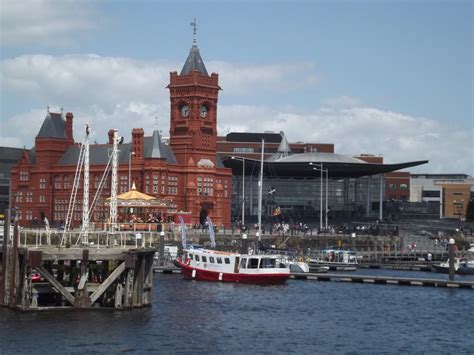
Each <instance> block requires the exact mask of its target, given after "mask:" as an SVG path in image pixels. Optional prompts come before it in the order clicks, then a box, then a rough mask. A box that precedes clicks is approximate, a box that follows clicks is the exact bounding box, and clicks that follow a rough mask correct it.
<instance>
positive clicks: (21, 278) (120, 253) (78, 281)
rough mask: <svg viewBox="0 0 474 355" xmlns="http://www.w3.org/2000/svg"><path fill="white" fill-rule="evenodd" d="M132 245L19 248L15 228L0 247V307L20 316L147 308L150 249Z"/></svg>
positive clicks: (16, 229)
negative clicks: (30, 312)
mask: <svg viewBox="0 0 474 355" xmlns="http://www.w3.org/2000/svg"><path fill="white" fill-rule="evenodd" d="M90 237H91V239H92V238H94V235H93V233H92V234H91V235H90ZM110 240H112V238H111V239H110ZM134 244H135V243H133V245H126V244H125V243H123V244H121V245H120V244H119V245H116V244H115V243H112V244H109V245H107V244H103V245H98V244H97V245H94V246H92V245H90V244H87V245H79V246H69V245H74V244H68V246H64V245H60V244H57V245H53V244H51V243H45V244H43V245H38V243H37V242H34V243H33V245H30V244H29V243H28V242H23V243H21V242H20V238H19V232H18V228H15V230H14V233H13V236H9V235H8V234H7V235H6V236H5V238H4V243H3V247H2V248H3V253H2V254H3V257H2V270H1V277H0V306H5V307H9V308H15V309H20V310H24V311H28V310H55V309H61V310H64V309H78V308H79V309H104V308H106V309H107V308H108V309H130V308H136V307H144V306H150V305H151V299H152V282H153V261H154V256H155V252H156V249H155V248H153V247H150V246H148V247H147V246H144V245H141V246H140V247H136V246H135V245H134Z"/></svg>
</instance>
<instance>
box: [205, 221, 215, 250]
mask: <svg viewBox="0 0 474 355" xmlns="http://www.w3.org/2000/svg"><path fill="white" fill-rule="evenodd" d="M206 221H207V227H208V228H209V238H210V239H211V248H215V247H216V235H215V234H214V224H212V221H211V218H210V217H209V216H207V218H206Z"/></svg>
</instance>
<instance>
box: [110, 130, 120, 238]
mask: <svg viewBox="0 0 474 355" xmlns="http://www.w3.org/2000/svg"><path fill="white" fill-rule="evenodd" d="M118 145H119V138H118V134H117V130H116V129H114V140H113V149H112V181H111V183H110V232H112V233H114V232H115V229H116V225H117V160H118V159H117V157H118Z"/></svg>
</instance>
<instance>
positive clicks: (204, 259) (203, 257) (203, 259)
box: [202, 255, 207, 263]
mask: <svg viewBox="0 0 474 355" xmlns="http://www.w3.org/2000/svg"><path fill="white" fill-rule="evenodd" d="M202 262H203V263H207V257H205V256H204V255H203V256H202Z"/></svg>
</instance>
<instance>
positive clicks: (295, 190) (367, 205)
mask: <svg viewBox="0 0 474 355" xmlns="http://www.w3.org/2000/svg"><path fill="white" fill-rule="evenodd" d="M232 182H233V183H232V218H233V220H234V221H237V220H240V218H241V214H242V212H241V209H242V176H235V175H234V176H233V181H232ZM380 183H381V178H380V175H378V176H369V177H362V178H356V179H354V178H345V179H331V178H329V179H328V180H327V186H328V187H327V200H328V202H327V207H328V211H329V212H328V218H329V219H335V218H347V217H351V218H356V217H377V216H378V215H379V201H380V193H381V192H380ZM382 184H383V182H382ZM273 190H275V191H274V192H272V193H270V191H273ZM321 192H322V193H321ZM382 194H383V192H382ZM382 200H383V195H382ZM321 202H322V210H323V211H324V210H325V209H326V178H325V177H324V178H323V180H322V186H321V179H320V178H319V176H318V177H315V178H264V181H263V194H262V220H263V221H264V222H265V221H268V220H269V219H271V217H273V216H274V214H278V213H279V212H280V211H281V216H282V217H283V218H284V219H288V220H292V221H298V222H299V221H315V222H316V221H319V211H320V210H321ZM277 207H279V210H277ZM257 216H258V178H257V177H254V176H245V218H246V220H248V219H249V220H252V221H253V220H256V218H257Z"/></svg>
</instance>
